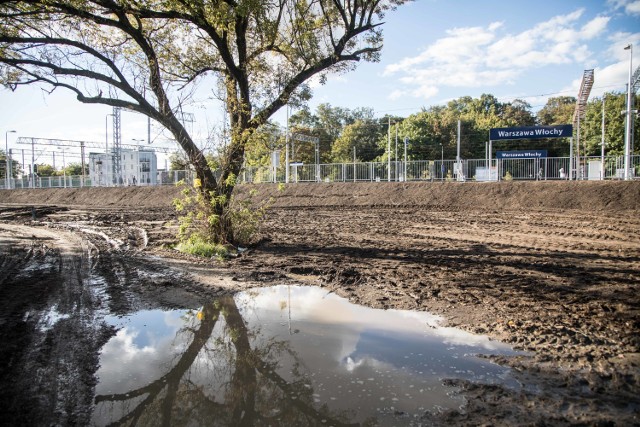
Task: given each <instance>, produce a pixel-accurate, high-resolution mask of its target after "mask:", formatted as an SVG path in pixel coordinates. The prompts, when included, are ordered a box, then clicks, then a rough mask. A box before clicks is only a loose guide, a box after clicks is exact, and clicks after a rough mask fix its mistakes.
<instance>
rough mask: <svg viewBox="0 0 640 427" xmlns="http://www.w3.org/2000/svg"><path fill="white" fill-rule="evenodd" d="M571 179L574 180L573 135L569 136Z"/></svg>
mask: <svg viewBox="0 0 640 427" xmlns="http://www.w3.org/2000/svg"><path fill="white" fill-rule="evenodd" d="M569 181H573V137H571V138H569Z"/></svg>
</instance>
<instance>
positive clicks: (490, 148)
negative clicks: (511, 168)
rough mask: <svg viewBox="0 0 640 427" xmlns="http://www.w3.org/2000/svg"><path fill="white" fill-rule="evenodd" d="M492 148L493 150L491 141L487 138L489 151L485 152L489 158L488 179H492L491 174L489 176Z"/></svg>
mask: <svg viewBox="0 0 640 427" xmlns="http://www.w3.org/2000/svg"><path fill="white" fill-rule="evenodd" d="M492 150H493V141H492V140H489V151H488V152H487V154H488V156H487V158H488V159H489V181H493V179H492V176H491V162H492V160H491V155H492ZM497 178H498V177H496V181H497Z"/></svg>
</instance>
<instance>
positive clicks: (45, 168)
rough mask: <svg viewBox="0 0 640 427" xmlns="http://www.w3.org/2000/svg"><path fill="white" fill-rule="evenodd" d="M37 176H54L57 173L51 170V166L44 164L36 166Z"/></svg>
mask: <svg viewBox="0 0 640 427" xmlns="http://www.w3.org/2000/svg"><path fill="white" fill-rule="evenodd" d="M37 169H38V176H55V175H57V174H58V171H57V170H55V169H54V168H53V166H51V165H47V164H45V163H43V164H39V165H37Z"/></svg>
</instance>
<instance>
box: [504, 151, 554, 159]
mask: <svg viewBox="0 0 640 427" xmlns="http://www.w3.org/2000/svg"><path fill="white" fill-rule="evenodd" d="M545 157H547V150H521V151H498V152H497V153H496V159H543V158H545Z"/></svg>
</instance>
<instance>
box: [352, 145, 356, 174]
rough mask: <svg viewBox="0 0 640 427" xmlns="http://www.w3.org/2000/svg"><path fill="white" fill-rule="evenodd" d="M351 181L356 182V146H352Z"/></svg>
mask: <svg viewBox="0 0 640 427" xmlns="http://www.w3.org/2000/svg"><path fill="white" fill-rule="evenodd" d="M353 182H356V147H353Z"/></svg>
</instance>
